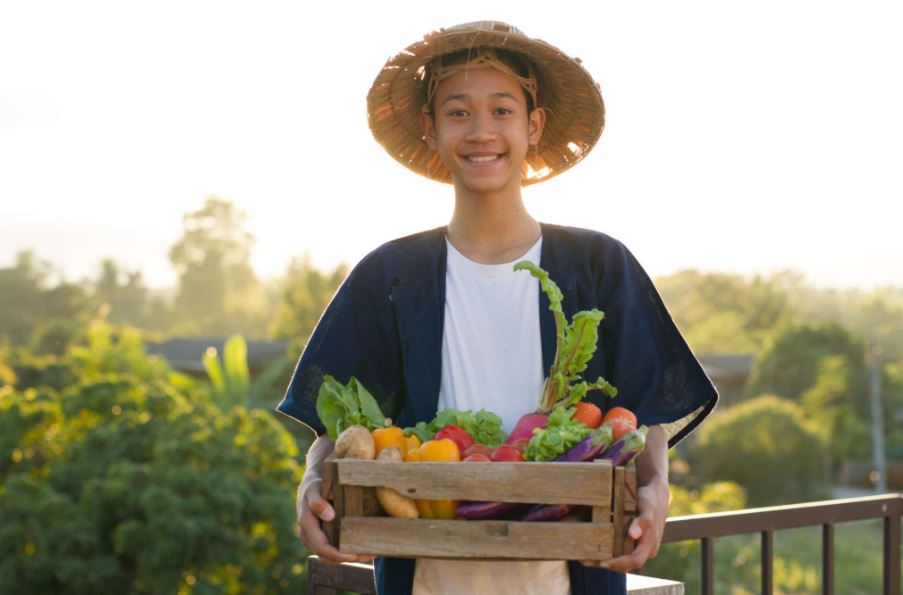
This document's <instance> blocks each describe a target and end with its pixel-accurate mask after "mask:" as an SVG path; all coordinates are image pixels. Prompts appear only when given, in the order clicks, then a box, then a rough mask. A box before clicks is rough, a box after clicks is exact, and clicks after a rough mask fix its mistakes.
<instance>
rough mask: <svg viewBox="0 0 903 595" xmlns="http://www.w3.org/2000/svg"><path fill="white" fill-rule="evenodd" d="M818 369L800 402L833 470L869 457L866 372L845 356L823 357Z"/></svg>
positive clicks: (868, 413)
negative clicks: (843, 463) (849, 462)
mask: <svg viewBox="0 0 903 595" xmlns="http://www.w3.org/2000/svg"><path fill="white" fill-rule="evenodd" d="M817 369H818V375H817V376H816V379H815V382H814V383H813V385H812V387H810V388H809V389H808V390H807V391H806V392H805V393H803V396H802V399H801V404H802V406H803V410H804V411H805V412H806V419H808V420H810V421H812V422H814V423H813V427H814V428H816V430H817V431H818V432H819V434H820V435H821V438H822V441H823V442H824V443H825V444H827V445H828V448H829V452H830V454H831V459H832V463H833V466H834V467H836V466H837V465H839V464H840V462H841V461H843V460H844V459H847V458H868V457H869V456H870V455H871V444H872V443H871V439H870V435H871V426H870V423H869V415H870V412H869V399H868V380H867V378H866V376H865V373H866V372H865V369H863V368H859V367H857V366H856V365H855V364H853V363H852V362H850V360H849V358H848V357H847V356H844V355H829V356H825V357H823V358H822V359H820V360H819V361H818V365H817ZM888 422H891V420H888ZM888 429H890V428H888Z"/></svg>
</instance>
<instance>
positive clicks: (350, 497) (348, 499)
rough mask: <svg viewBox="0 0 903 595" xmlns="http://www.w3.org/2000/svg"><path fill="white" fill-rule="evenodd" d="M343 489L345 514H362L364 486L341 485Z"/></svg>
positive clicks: (347, 515)
mask: <svg viewBox="0 0 903 595" xmlns="http://www.w3.org/2000/svg"><path fill="white" fill-rule="evenodd" d="M342 488H343V489H344V490H345V515H344V516H346V517H349V516H364V488H362V487H360V486H342Z"/></svg>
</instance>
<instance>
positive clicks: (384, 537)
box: [341, 517, 613, 560]
mask: <svg viewBox="0 0 903 595" xmlns="http://www.w3.org/2000/svg"><path fill="white" fill-rule="evenodd" d="M612 532H613V527H612V525H611V523H522V522H509V521H480V522H474V521H434V520H430V519H395V518H390V517H378V518H373V517H347V518H345V519H343V520H342V529H341V544H342V552H344V553H348V554H379V555H386V556H396V557H409V558H413V557H418V558H421V557H426V558H430V557H434V558H479V559H487V560H488V559H500V558H517V559H524V560H608V559H609V558H611V557H612V550H611V543H612Z"/></svg>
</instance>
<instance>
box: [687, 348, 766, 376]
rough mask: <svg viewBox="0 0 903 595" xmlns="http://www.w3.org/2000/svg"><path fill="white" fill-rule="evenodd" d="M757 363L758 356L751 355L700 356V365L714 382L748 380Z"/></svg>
mask: <svg viewBox="0 0 903 595" xmlns="http://www.w3.org/2000/svg"><path fill="white" fill-rule="evenodd" d="M755 361H756V356H755V355H753V354H751V353H741V354H728V355H700V356H699V363H700V364H702V368H703V369H704V370H705V373H706V374H708V375H709V378H711V379H712V380H728V379H743V378H746V377H747V376H749V374H750V372H752V369H753V364H755Z"/></svg>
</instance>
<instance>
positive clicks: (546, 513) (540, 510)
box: [521, 504, 571, 523]
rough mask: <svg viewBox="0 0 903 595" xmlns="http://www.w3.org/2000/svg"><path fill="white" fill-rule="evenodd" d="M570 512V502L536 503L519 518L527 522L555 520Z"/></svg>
mask: <svg viewBox="0 0 903 595" xmlns="http://www.w3.org/2000/svg"><path fill="white" fill-rule="evenodd" d="M569 512H571V505H570V504H537V505H536V506H534V507H533V508H531V509H530V511H529V512H528V513H527V514H525V515H524V517H523V518H522V519H521V520H522V521H526V522H528V523H537V522H545V521H557V520H560V519H562V518H564V517H565V516H567V514H568V513H569Z"/></svg>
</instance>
